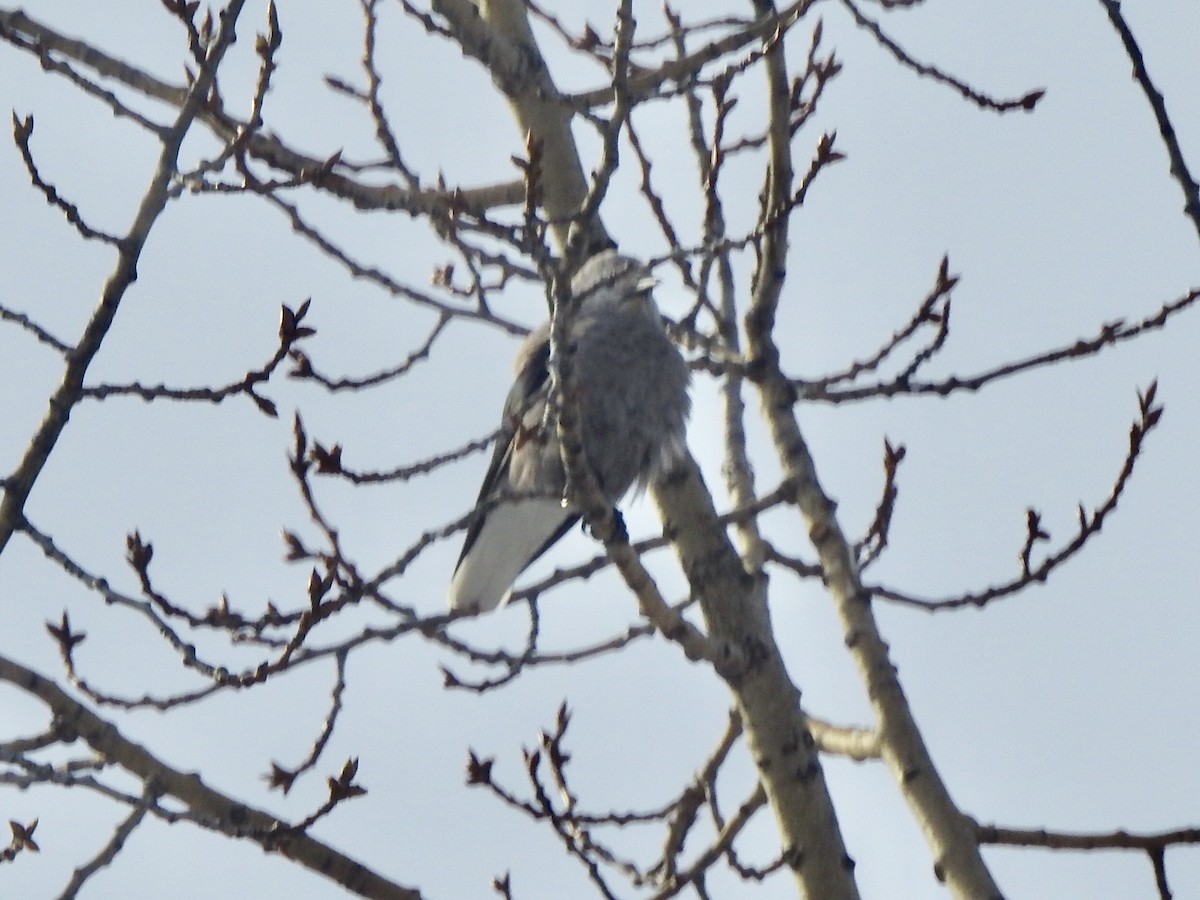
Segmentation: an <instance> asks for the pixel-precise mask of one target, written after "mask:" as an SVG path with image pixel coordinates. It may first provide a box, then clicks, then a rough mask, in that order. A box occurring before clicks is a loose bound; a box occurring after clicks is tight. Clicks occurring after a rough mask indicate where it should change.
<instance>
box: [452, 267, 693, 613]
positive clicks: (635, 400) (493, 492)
mask: <svg viewBox="0 0 1200 900" xmlns="http://www.w3.org/2000/svg"><path fill="white" fill-rule="evenodd" d="M654 284H655V281H654V279H653V277H651V275H650V273H649V271H648V270H647V269H646V268H645V267H644V266H643V265H642V264H641V263H639V262H637V261H635V260H632V259H629V258H628V257H624V256H619V255H618V254H617V253H616V251H614V250H606V251H604V252H602V253H600V254H598V255H596V256H593V257H592V258H591V259H589V260H588V261H587V262H586V263H584V264H583V266H582V267H580V269H579V271H578V272H577V273H576V275H575V277H574V278H573V279H572V280H571V294H572V297H573V298H574V300H575V304H576V305H575V308H574V312H573V315H572V318H571V321H570V331H569V335H568V336H569V340H570V342H571V344H572V345H573V347H574V357H573V361H574V373H575V385H576V387H577V388H578V392H577V399H578V403H579V412H580V418H581V426H582V431H583V446H584V453H585V454H586V456H587V460H588V463H589V465H590V466H591V468H592V471H593V472H594V473H595V476H596V479H597V481H598V482H599V485H600V489H601V490H602V491H603V492H604V496H605V497H606V498H607V499H608V500H609V501H610V502H611V503H614V504H615V503H616V502H617V501H618V500H620V499H621V497H622V496H624V495H625V493H626V492H627V491H628V490H629V489H630V488H631V487H633V486H634V485H635V484H636V485H637V489H638V490H639V491H640V490H644V489H645V488H646V487H647V486H648V485H650V484H651V483H653V482H654V481H655V480H656V479H658V478H659V477H661V476H662V475H663V474H665V473H666V472H668V471H669V470H670V469H671V468H672V466H673V465H674V464H675V462H676V460H677V459H678V457H679V456H680V454H681V453H682V452H683V448H684V431H685V426H686V423H687V416H688V411H689V409H690V407H691V401H690V399H689V398H688V378H689V376H688V369H687V365H686V363H684V361H683V357H682V356H680V354H679V351H678V350H677V349H676V348H675V345H674V344H672V343H671V340H670V338H669V337H667V334H666V332H665V331H664V330H663V322H662V317H661V316H660V314H659V312H658V308H657V307H656V306H655V305H654V300H653V298H652V297H651V296H650V291H651V289H652V288H653V287H654ZM549 362H550V323H549V322H547V323H545V324H543V325H542V326H541V327H540V328H538V329H537V330H535V331H534V332H533V333H532V334H530V335H529V337H528V338H527V339H526V341H525V343H524V345H523V346H522V347H521V349H520V351H519V352H518V354H517V361H516V373H517V380H516V383H515V384H514V385H513V387H512V390H510V391H509V394H508V399H507V400H506V401H505V404H504V419H503V423H502V427H501V432H500V436H499V438H498V439H497V441H496V449H495V452H494V453H493V455H492V462H491V465H490V466H489V467H488V471H487V475H486V476H484V479H483V487H482V489H481V490H480V491H479V499H478V501H477V510H478V512H479V514H478V516H477V517H476V518H475V520H474V521H473V522H472V523H471V525H470V527H469V528H468V529H467V536H466V540H465V541H464V543H463V550H462V555H461V556H460V557H459V559H458V565H457V566H456V567H455V570H454V578H453V579H452V581H451V582H450V598H449V599H450V608H451V609H455V610H460V609H461V610H470V611H473V612H486V611H487V610H491V609H495V608H496V607H497V606H499V605H501V604H503V603H505V602H507V601H508V598H509V597H510V596H511V594H512V587H513V582H514V581H516V579H517V576H518V575H520V574H521V572H522V571H524V569H525V568H526V567H527V566H528V565H529V564H530V563H532V562H533V561H534V560H535V559H537V558H538V557H539V556H541V555H542V554H543V553H544V552H546V550H548V549H549V548H550V546H551V545H552V544H554V542H555V541H557V540H558V539H559V538H561V537H562V536H563V535H564V534H566V533H567V532H568V531H569V530H570V529H571V527H572V526H573V525H574V524H575V523H576V522H577V521H578V520H579V512H578V510H575V509H573V508H571V507H570V506H568V505H566V504H565V503H564V502H563V494H564V491H565V489H566V476H565V474H564V472H563V466H562V458H561V456H560V454H559V445H558V439H557V436H556V435H555V431H554V429H555V423H554V422H552V421H549V420H548V417H547V416H546V402H547V398H548V395H549V390H550V371H549Z"/></svg>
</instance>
